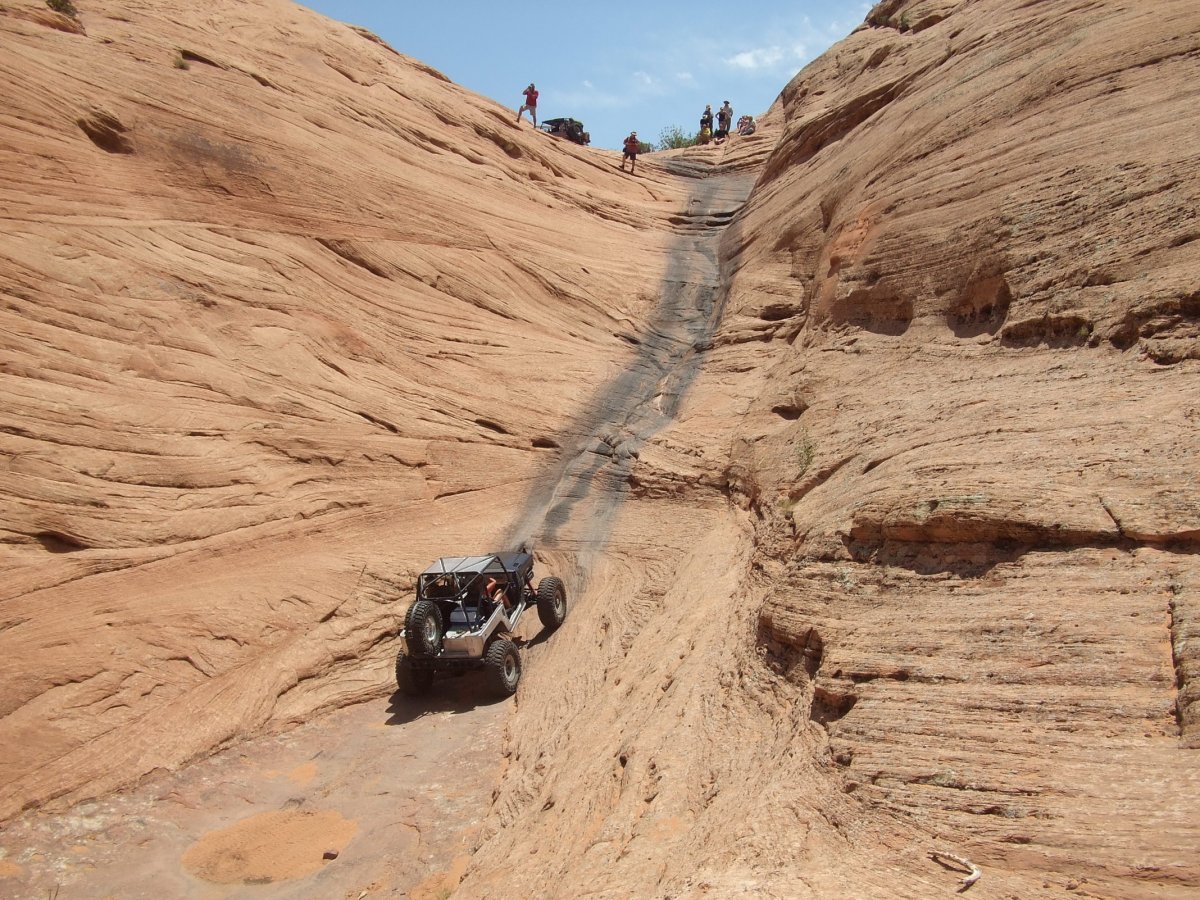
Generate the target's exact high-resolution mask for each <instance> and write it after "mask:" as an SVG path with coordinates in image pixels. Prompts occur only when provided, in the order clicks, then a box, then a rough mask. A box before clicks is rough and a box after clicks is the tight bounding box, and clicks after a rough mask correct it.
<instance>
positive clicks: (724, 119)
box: [714, 100, 733, 141]
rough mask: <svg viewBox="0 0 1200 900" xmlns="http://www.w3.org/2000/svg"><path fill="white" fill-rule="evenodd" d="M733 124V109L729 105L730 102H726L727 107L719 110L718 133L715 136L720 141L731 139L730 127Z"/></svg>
mask: <svg viewBox="0 0 1200 900" xmlns="http://www.w3.org/2000/svg"><path fill="white" fill-rule="evenodd" d="M732 124H733V107H732V106H730V105H729V101H728V100H726V101H725V105H724V106H722V107H721V108H720V109H718V110H717V133H716V135H714V137H716V139H717V140H718V141H722V140H724V139H725V138H727V137H729V126H730V125H732Z"/></svg>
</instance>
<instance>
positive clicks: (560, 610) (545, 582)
mask: <svg viewBox="0 0 1200 900" xmlns="http://www.w3.org/2000/svg"><path fill="white" fill-rule="evenodd" d="M537 609H538V618H539V619H541V620H542V627H543V628H545V629H546V630H547V631H553V630H554V629H555V628H557V627H558V626H559V625H561V624H562V623H563V619H565V618H566V617H567V589H566V587H564V586H563V583H562V579H560V578H554V577H550V578H543V579H542V580H541V581H539V582H538V588H537Z"/></svg>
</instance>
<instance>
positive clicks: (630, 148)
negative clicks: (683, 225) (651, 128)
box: [621, 131, 641, 175]
mask: <svg viewBox="0 0 1200 900" xmlns="http://www.w3.org/2000/svg"><path fill="white" fill-rule="evenodd" d="M640 146H641V144H639V143H638V136H637V132H636V131H631V132H629V137H627V138H625V152H624V153H622V154H621V171H622V172H624V171H625V160H629V174H630V175H632V174H633V170H634V169H635V168H637V155H638V149H639V148H640Z"/></svg>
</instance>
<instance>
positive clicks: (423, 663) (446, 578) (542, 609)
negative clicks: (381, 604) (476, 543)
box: [396, 550, 567, 697]
mask: <svg viewBox="0 0 1200 900" xmlns="http://www.w3.org/2000/svg"><path fill="white" fill-rule="evenodd" d="M490 581H495V583H496V586H497V587H499V588H500V590H501V591H502V592H503V596H504V598H505V599H506V600H507V601H508V606H507V608H506V607H505V604H504V603H502V602H497V601H496V600H495V599H494V597H492V596H489V594H488V589H487V585H488V583H489V582H490ZM531 606H536V607H537V611H538V618H539V619H541V622H542V627H543V629H545V630H546V631H553V630H554V629H556V628H558V626H559V625H561V624H562V623H563V620H564V619H565V618H566V616H567V591H566V588H565V587H564V585H563V583H562V580H561V579H559V578H555V577H553V576H551V577H548V578H543V579H542V580H541V581H540V582H538V585H537V588H536V589H535V588H534V586H533V556H532V555H531V554H530V553H527V552H526V551H524V550H520V551H516V552H513V553H489V554H487V555H484V556H447V557H444V558H442V559H438V560H435V561H434V562H433V564H432V565H430V566H429V568H427V569H426V570H425V571H424V572H422V573H421V574H420V575H419V576H418V577H417V596H416V599H415V600H413V602H412V603H411V604H410V605H409V607H408V610H407V611H406V612H405V615H404V629H403V630H402V631H401V632H400V651H399V652H398V653H397V654H396V686H397V687H398V688H399V689H400V691H401V692H402V693H405V694H409V695H411V696H418V695H421V694H426V693H428V692H429V691H430V690H431V689H432V688H433V681H434V677H435V675H436V674H437V673H439V672H449V671H454V670H461V669H470V668H481V667H482V668H484V669H485V670H487V673H488V681H489V683H490V685H491V687H492V689H493V690H494V692H495V693H497V694H499V695H500V696H502V697H507V696H511V695H512V694H514V693H516V690H517V685H518V684H520V681H521V655H520V650H519V649H518V647H517V643H516V641H515V640H514V639H513V635H514V634H515V633H516V628H517V623H518V622H519V621H520V620H521V616H522V615H524V613H525V611H526V610H527V609H529V608H530V607H531Z"/></svg>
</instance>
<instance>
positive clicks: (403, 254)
mask: <svg viewBox="0 0 1200 900" xmlns="http://www.w3.org/2000/svg"><path fill="white" fill-rule="evenodd" d="M1198 34H1200V14H1198V12H1197V10H1196V8H1195V4H1194V3H1192V2H1190V0H1156V2H1154V3H1144V4H1141V3H1139V4H1130V3H1120V2H1115V0H1112V2H1108V0H1096V2H1079V0H1045V2H1040V3H1017V2H1013V0H974V2H967V0H962V2H956V0H886V2H883V3H880V4H878V5H877V6H876V7H875V8H874V9H873V10H871V12H870V13H869V15H868V17H867V20H866V22H865V23H864V25H863V26H862V27H861V28H859V29H858V30H856V31H855V32H854V33H853V34H852V35H850V36H849V37H848V38H847V39H846V40H844V41H843V42H841V43H840V44H838V45H837V46H835V47H834V48H833V49H832V50H830V51H829V52H828V53H826V54H825V55H824V56H822V57H821V58H820V59H819V60H817V61H816V62H814V63H813V64H812V65H810V66H809V67H808V68H806V69H805V70H804V71H803V72H801V73H800V74H799V75H798V76H797V77H796V78H795V79H794V80H793V81H792V82H791V83H790V84H789V85H788V86H787V87H786V88H785V89H784V91H783V93H782V95H781V96H780V99H779V101H778V103H777V104H776V106H775V107H774V108H773V110H772V111H771V112H770V114H769V115H767V116H764V117H763V118H762V119H761V120H760V124H761V126H762V127H760V129H759V131H758V132H757V133H756V134H755V135H754V136H753V137H751V138H749V139H745V140H742V139H734V140H731V142H730V143H728V144H726V145H724V146H723V147H720V148H715V147H709V148H693V149H691V150H685V151H680V152H677V153H672V154H663V155H659V154H654V155H653V156H650V157H648V158H647V159H646V160H645V161H644V163H643V165H641V166H639V173H638V176H639V177H638V178H636V179H634V178H629V177H628V176H625V175H622V173H620V172H619V171H618V169H617V157H616V155H615V154H608V153H605V152H604V151H596V150H591V149H587V148H579V147H576V146H574V145H572V144H570V143H568V142H565V141H558V140H555V139H554V138H552V137H550V136H548V135H545V134H541V133H536V132H533V131H532V130H531V129H530V128H529V127H528V126H524V127H515V126H514V125H513V122H512V119H513V118H514V114H513V111H511V110H507V109H504V108H502V107H499V106H498V105H496V104H494V103H491V102H490V101H486V100H483V99H482V98H479V97H476V96H474V95H471V94H469V93H468V92H466V91H463V90H461V89H460V88H458V87H457V86H455V85H453V84H451V83H449V82H448V81H447V80H446V79H445V78H443V77H442V76H440V75H439V74H438V73H436V72H434V71H432V70H430V69H429V68H428V67H426V66H424V65H422V64H421V63H419V62H417V61H415V60H412V59H409V58H407V57H405V56H403V55H401V54H399V53H397V52H395V51H394V50H393V49H391V48H390V47H388V46H387V45H386V44H384V43H383V42H382V41H380V40H379V39H378V38H376V37H375V36H373V35H371V34H370V33H367V32H364V31H362V30H361V29H354V28H351V27H349V26H343V25H338V24H334V23H330V22H328V21H326V20H324V19H322V18H320V17H318V16H316V15H314V14H311V13H308V12H306V11H304V10H302V9H299V8H297V7H294V6H292V5H290V4H287V3H283V2H274V0H271V2H266V3H260V4H255V5H253V6H247V5H246V4H241V3H234V2H224V0H217V2H216V3H215V4H207V5H206V7H205V9H204V10H203V11H193V12H180V10H179V9H178V8H175V7H172V8H171V9H167V8H166V6H164V5H160V4H154V3H150V4H142V5H139V6H137V7H130V6H128V5H118V4H113V3H109V2H106V0H105V2H95V3H91V2H89V3H88V4H86V7H85V8H82V9H81V12H80V13H79V14H78V16H76V17H70V16H62V15H60V14H57V13H49V11H47V10H45V8H44V6H42V5H40V4H38V3H35V2H33V0H8V2H6V3H5V5H4V7H3V9H0V41H2V42H3V46H4V48H5V52H4V53H3V54H0V83H3V85H4V86H5V88H6V90H5V96H6V102H5V104H4V106H3V108H2V109H0V170H2V171H3V172H4V174H5V177H4V178H3V179H0V210H3V212H2V213H0V215H3V217H4V221H5V228H4V231H3V235H2V236H0V317H2V319H3V329H2V330H0V334H2V335H3V337H2V338H0V341H2V343H0V350H2V351H3V353H2V355H0V385H2V387H0V390H2V391H3V396H4V400H5V403H4V410H3V412H2V413H0V452H2V453H3V459H4V462H3V466H0V497H2V498H3V505H4V515H3V518H2V520H0V573H2V574H3V578H2V579H0V581H2V583H3V587H0V685H2V686H3V689H2V691H0V742H2V743H3V746H4V747H5V748H6V752H5V754H4V755H3V759H2V760H0V817H5V818H8V817H11V816H13V815H15V814H17V813H18V812H19V811H20V810H21V809H23V808H31V807H36V808H56V807H61V806H66V805H68V804H70V803H73V802H76V801H78V800H81V799H84V798H87V797H94V796H100V795H103V794H104V793H106V792H111V791H114V790H119V789H121V788H122V787H124V786H127V785H130V784H133V783H135V782H137V781H138V780H139V779H141V778H143V777H144V776H145V775H146V774H147V773H150V772H153V771H155V770H160V769H165V770H171V769H176V768H178V767H180V766H183V765H185V764H186V763H187V762H188V761H190V760H193V759H196V758H199V757H202V756H204V755H206V754H209V753H211V752H212V751H213V750H214V749H215V748H218V747H221V746H224V745H227V744H230V743H233V742H236V741H238V740H241V739H242V738H244V737H247V736H250V735H253V734H256V733H260V732H263V731H268V730H273V729H281V728H286V727H288V726H289V725H290V724H292V723H295V722H297V721H301V720H303V719H306V718H308V717H311V716H312V715H314V714H316V713H319V712H320V711H322V710H326V709H329V708H332V707H335V706H338V705H344V704H346V703H350V702H354V701H355V700H359V699H363V698H367V697H372V696H380V695H384V694H386V693H387V692H388V691H389V690H390V686H389V683H388V679H389V666H390V659H391V652H392V642H391V638H392V637H393V636H394V634H395V633H396V630H397V628H398V626H399V620H398V616H397V609H398V603H399V602H400V598H402V597H403V596H404V594H405V592H406V591H407V590H408V589H409V586H410V583H411V578H412V573H413V572H414V571H415V570H416V569H417V568H418V567H420V566H423V565H424V564H425V563H426V562H427V561H428V559H429V558H432V557H434V556H437V555H440V554H444V553H457V552H475V551H479V550H484V549H490V548H491V547H493V546H499V545H501V544H508V543H516V542H518V541H520V540H526V539H530V540H533V541H534V542H535V543H536V544H537V546H538V550H539V557H540V561H541V563H542V564H543V565H544V566H546V567H547V568H548V569H549V570H552V571H554V572H555V573H556V574H561V575H562V576H563V577H564V578H565V579H566V580H567V582H568V589H569V592H570V596H571V598H572V601H571V602H572V613H571V618H570V619H568V623H567V625H566V626H565V627H564V628H563V629H562V630H561V631H560V632H558V633H557V634H556V635H555V636H554V639H553V640H551V641H547V642H545V643H537V644H535V645H533V646H530V647H529V648H528V651H529V659H530V660H531V664H530V665H529V666H528V668H527V671H526V679H525V683H524V686H523V687H522V689H521V691H520V693H519V694H518V696H517V700H516V703H515V708H514V711H513V713H512V715H511V717H510V719H509V723H508V734H507V739H506V748H505V754H506V772H505V775H504V777H503V779H502V780H501V782H500V784H499V785H498V786H497V789H496V791H495V793H494V795H493V797H492V798H491V803H490V806H489V805H487V804H488V799H487V798H480V806H481V808H483V807H484V806H486V807H487V810H488V812H487V818H486V821H485V825H484V831H483V833H482V835H481V836H480V838H479V841H478V842H477V843H478V846H477V850H478V852H476V853H475V855H474V857H473V859H472V862H471V863H470V865H469V866H468V867H467V869H466V874H465V879H464V880H463V881H462V883H461V885H460V891H461V893H462V895H463V896H538V895H544V894H547V893H559V894H561V895H568V894H570V895H574V894H581V893H585V892H590V893H591V894H595V895H600V896H629V895H638V896H667V895H670V896H703V895H717V896H731V895H739V894H751V893H753V894H755V895H762V896H781V897H783V896H786V897H795V896H839V895H840V896H879V897H885V896H886V897H894V896H929V895H930V894H931V893H936V892H938V891H951V890H953V889H954V888H955V887H956V886H957V878H958V877H959V876H958V875H956V874H955V873H953V872H950V871H948V870H946V869H944V868H943V867H941V866H939V865H938V864H937V863H936V862H935V861H934V860H932V859H930V856H929V854H930V852H931V851H944V852H948V853H952V854H956V855H961V856H963V857H966V858H970V859H971V860H972V861H973V862H974V863H976V864H977V865H979V866H980V867H981V868H982V870H983V879H982V880H981V881H980V883H979V884H978V885H977V886H976V887H975V888H974V889H973V891H974V892H979V891H982V892H984V893H985V894H988V895H989V896H991V895H995V896H1001V895H1020V896H1036V895H1039V894H1048V895H1053V894H1059V893H1061V892H1062V891H1064V890H1067V889H1070V890H1077V889H1082V890H1085V891H1090V892H1091V893H1093V894H1099V895H1134V894H1138V893H1140V892H1144V891H1145V892H1149V891H1153V892H1156V893H1158V894H1162V895H1170V894H1172V893H1175V894H1180V895H1185V894H1188V893H1194V891H1195V890H1196V889H1197V887H1200V868H1198V867H1197V864H1196V861H1195V853H1194V849H1195V847H1196V845H1197V843H1198V842H1200V821H1198V820H1197V818H1196V816H1195V815H1194V810H1193V804H1192V803H1191V798H1192V797H1193V796H1195V794H1196V792H1197V788H1200V763H1198V758H1197V756H1196V752H1195V751H1196V748H1197V746H1198V745H1200V724H1198V722H1200V718H1198V717H1200V687H1198V685H1200V682H1198V681H1197V678H1200V675H1198V674H1197V672H1198V671H1200V650H1198V649H1197V647H1200V643H1198V642H1200V637H1198V633H1200V631H1198V629H1200V625H1198V623H1200V613H1198V612H1197V609H1198V608H1200V603H1198V601H1197V589H1198V586H1200V565H1198V564H1197V556H1196V551H1197V546H1198V535H1200V505H1198V504H1197V502H1196V499H1195V498H1196V496H1197V488H1198V487H1200V485H1198V484H1197V480H1198V477H1200V476H1198V474H1197V473H1200V460H1198V459H1197V448H1198V447H1200V441H1198V439H1197V426H1198V423H1200V403H1198V401H1197V400H1196V397H1197V396H1200V393H1198V391H1197V388H1198V387H1200V306H1198V305H1197V304H1198V302H1200V301H1198V299H1197V297H1198V295H1197V291H1198V290H1200V243H1198V242H1197V236H1198V234H1200V232H1198V229H1197V219H1196V215H1197V214H1196V209H1197V200H1198V199H1200V198H1198V196H1197V195H1198V194H1200V177H1198V176H1197V175H1196V172H1197V165H1196V164H1197V161H1198V160H1197V150H1196V148H1195V146H1194V145H1195V141H1194V139H1193V136H1192V135H1191V133H1190V131H1189V129H1188V127H1187V126H1188V124H1189V123H1190V122H1191V121H1192V120H1193V119H1194V110H1195V108H1196V106H1197V101H1198V99H1200V98H1198V96H1197V92H1198V89H1197V87H1196V85H1197V84H1200V39H1198V38H1197V37H1196V36H1197V35H1198ZM1192 130H1194V129H1192ZM9 748H11V749H9ZM548 886H552V887H548Z"/></svg>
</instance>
